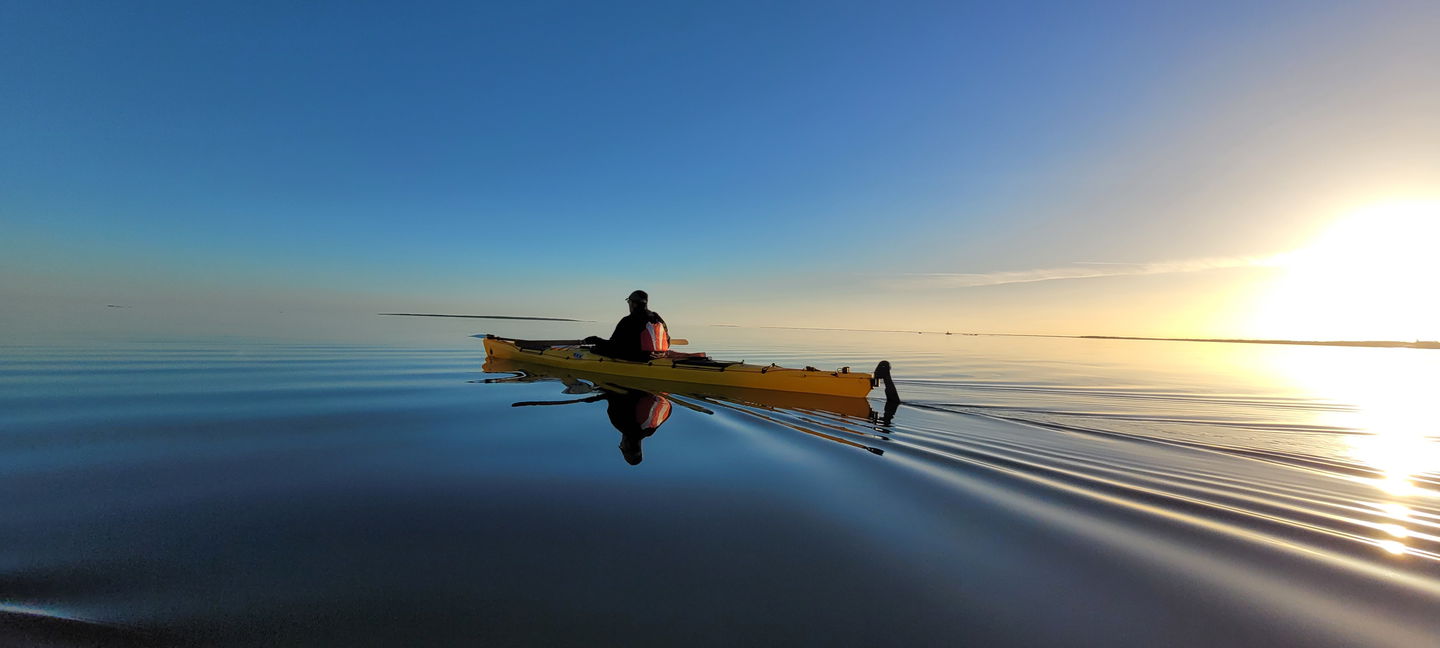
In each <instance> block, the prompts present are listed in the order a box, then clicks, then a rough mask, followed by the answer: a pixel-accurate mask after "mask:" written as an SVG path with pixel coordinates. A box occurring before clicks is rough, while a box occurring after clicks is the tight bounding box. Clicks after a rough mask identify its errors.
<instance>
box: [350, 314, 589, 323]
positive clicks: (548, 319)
mask: <svg viewBox="0 0 1440 648" xmlns="http://www.w3.org/2000/svg"><path fill="white" fill-rule="evenodd" d="M376 314H377V315H398V316H401V317H461V318H465V319H498V320H536V321H540V322H593V321H595V320H579V319H570V318H568V317H525V316H523V315H444V314H440V313H376Z"/></svg>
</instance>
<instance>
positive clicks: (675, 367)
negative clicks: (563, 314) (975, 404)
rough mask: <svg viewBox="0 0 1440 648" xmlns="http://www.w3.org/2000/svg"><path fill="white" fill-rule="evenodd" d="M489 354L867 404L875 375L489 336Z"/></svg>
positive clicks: (600, 371)
mask: <svg viewBox="0 0 1440 648" xmlns="http://www.w3.org/2000/svg"><path fill="white" fill-rule="evenodd" d="M484 342H485V353H486V355H488V356H489V357H491V358H498V359H504V360H512V361H516V362H525V363H531V364H538V365H542V366H547V367H555V368H558V369H564V370H570V371H582V372H588V373H595V374H605V375H611V376H623V377H629V378H640V379H647V380H662V381H668V382H677V383H687V384H692V385H716V386H722V387H739V388H744V389H763V390H770V391H779V392H794V393H801V394H824V395H828V396H844V397H851V398H863V397H864V396H865V395H866V394H869V393H870V378H871V376H870V374H868V373H858V372H840V371H820V370H807V369H789V368H785V367H776V366H762V365H752V364H744V363H734V364H726V365H724V366H723V368H717V367H710V366H686V365H685V364H683V362H681V363H677V362H676V361H675V360H671V359H659V360H651V361H649V362H631V361H628V360H616V359H614V358H607V357H604V356H600V355H596V354H594V353H591V352H590V351H589V349H586V348H583V347H580V346H561V347H552V348H545V349H530V348H522V347H521V346H520V345H519V344H517V341H516V340H510V339H506V338H499V337H495V336H486V337H485V338H484Z"/></svg>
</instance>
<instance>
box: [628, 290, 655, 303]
mask: <svg viewBox="0 0 1440 648" xmlns="http://www.w3.org/2000/svg"><path fill="white" fill-rule="evenodd" d="M625 301H633V302H640V303H641V304H648V303H650V295H647V294H645V291H643V290H637V291H635V292H632V293H630V296H629V297H626V298H625Z"/></svg>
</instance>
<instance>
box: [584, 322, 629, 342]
mask: <svg viewBox="0 0 1440 648" xmlns="http://www.w3.org/2000/svg"><path fill="white" fill-rule="evenodd" d="M623 328H625V318H623V317H622V318H620V321H619V322H616V323H615V330H614V331H613V332H612V333H610V337H609V338H608V339H606V338H602V337H599V336H596V335H592V336H590V337H587V338H585V343H586V344H600V343H602V342H608V343H610V344H614V343H615V340H618V339H620V333H621V329H623Z"/></svg>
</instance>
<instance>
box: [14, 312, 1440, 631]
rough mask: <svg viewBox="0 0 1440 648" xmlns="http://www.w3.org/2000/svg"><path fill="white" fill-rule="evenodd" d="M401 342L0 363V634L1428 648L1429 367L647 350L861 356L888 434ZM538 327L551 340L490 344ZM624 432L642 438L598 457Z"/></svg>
mask: <svg viewBox="0 0 1440 648" xmlns="http://www.w3.org/2000/svg"><path fill="white" fill-rule="evenodd" d="M426 326H431V327H432V328H429V329H426V330H427V331H429V333H427V335H425V336H417V337H416V338H414V339H406V338H398V339H387V340H377V341H375V343H372V344H346V345H326V344H293V343H276V342H257V341H245V340H233V339H231V340H218V341H216V340H209V341H207V340H194V339H192V340H186V341H183V342H175V341H163V340H152V341H146V342H134V341H107V342H105V343H93V342H90V343H78V344H77V343H66V344H57V345H45V346H41V345H19V344H12V345H8V346H5V347H4V348H3V349H0V493H4V499H5V515H4V516H3V517H0V632H3V633H8V635H7V636H8V637H9V638H10V639H12V640H13V641H16V642H18V641H35V642H39V643H40V645H91V644H102V645H123V644H124V643H126V642H130V643H134V644H138V645H151V644H166V643H172V644H178V645H219V646H228V645H236V646H262V645H448V644H463V645H476V644H484V645H507V644H531V645H533V644H546V645H552V644H569V645H578V644H584V645H637V644H640V645H643V644H660V643H686V644H701V645H731V644H736V643H740V642H744V643H762V644H807V645H818V644H843V645H867V644H877V643H881V642H885V643H892V644H912V645H947V646H948V645H957V644H966V643H974V644H981V643H984V644H1004V645H1075V644H1091V645H1102V644H1110V645H1155V644H1162V643H1163V644H1169V645H1216V644H1232V645H1233V644H1248V645H1259V644H1266V645H1275V644H1280V645H1337V646H1338V645H1394V646H1416V645H1428V644H1430V643H1433V641H1434V637H1435V636H1436V633H1437V631H1440V615H1437V614H1436V610H1440V537H1437V536H1440V501H1437V492H1440V460H1437V458H1440V454H1437V447H1440V435H1437V429H1436V426H1435V423H1434V422H1433V418H1432V417H1430V416H1429V414H1430V409H1431V399H1433V393H1432V392H1433V391H1434V390H1433V386H1434V385H1436V384H1440V380H1436V378H1437V377H1440V353H1437V352H1433V351H1425V350H1413V349H1363V348H1359V349H1356V348H1326V347H1260V346H1255V345H1233V346H1232V345H1217V344H1202V343H1179V342H1142V341H1119V340H1074V339H1043V338H993V337H976V336H959V335H956V336H936V335H907V334H899V333H853V332H852V333H846V332H817V331H803V332H801V331H773V330H772V331H746V330H739V329H728V328H718V327H703V328H700V327H697V328H694V329H692V330H685V331H677V335H683V336H684V337H687V338H689V339H690V340H691V341H692V342H694V343H695V346H696V347H701V348H704V349H706V350H709V351H711V352H712V355H717V356H721V357H725V358H733V359H737V360H738V359H745V360H748V361H751V362H761V361H763V362H772V361H773V362H779V363H781V364H788V365H791V366H797V365H805V364H810V365H815V366H820V367H825V368H833V367H838V366H842V365H848V366H852V367H853V368H855V369H856V370H869V369H870V368H871V367H873V366H874V364H875V362H877V361H879V360H880V359H888V360H890V361H892V362H893V363H894V365H895V371H896V375H897V377H899V378H900V385H899V386H900V391H901V393H902V395H903V396H905V397H906V400H907V402H906V404H905V405H903V406H901V407H900V408H899V409H898V411H896V412H894V415H893V418H887V417H886V416H885V413H884V411H883V407H882V403H880V402H879V401H871V402H870V403H868V404H863V403H862V404H861V405H860V406H858V407H856V406H854V404H853V403H852V404H849V405H845V404H841V405H835V404H833V403H823V402H821V403H817V402H805V401H795V400H794V399H790V400H786V399H783V398H781V399H765V398H752V397H746V396H745V395H740V396H736V395H734V394H716V393H707V392H706V391H705V390H703V389H694V388H688V389H687V388H679V387H677V388H674V389H670V390H668V391H667V390H665V389H663V387H664V386H663V385H661V386H659V387H657V386H656V385H653V384H640V385H625V384H615V383H613V382H610V381H605V380H596V379H590V380H587V379H585V378H584V377H577V376H564V375H543V374H539V375H537V374H535V373H534V372H531V373H517V372H516V371H514V368H513V367H502V368H497V367H496V366H494V365H492V366H491V367H490V369H491V372H486V370H485V369H486V367H485V365H484V360H485V358H484V353H483V350H482V348H481V346H480V344H479V342H478V341H477V340H472V339H469V338H467V337H465V335H464V334H465V333H473V332H477V331H475V330H474V327H475V326H476V324H475V323H474V322H468V323H467V322H461V323H458V324H456V323H445V324H444V325H443V326H445V327H449V328H442V329H435V328H433V326H435V325H434V324H427V325H426ZM484 326H491V325H490V324H484ZM537 326H538V327H540V328H544V327H549V328H547V329H546V330H545V331H541V333H543V335H533V337H567V336H568V335H566V334H567V333H574V332H576V331H578V330H579V329H578V328H577V329H575V330H571V329H569V328H566V326H582V327H583V326H584V325H562V324H545V325H543V326H542V325H531V324H524V323H501V324H497V325H495V326H494V327H492V328H491V329H490V332H495V333H499V334H508V335H523V334H525V333H526V332H527V331H533V330H534V329H535V328H536V327H537ZM506 327H510V328H506ZM552 329H553V330H552ZM437 331H443V332H444V335H437V334H436V332H437ZM420 341H423V342H424V344H419V343H418V342H420ZM501 369H503V371H502V370H501ZM487 381H489V382H487ZM516 403H520V405H519V406H515V404H516ZM637 408H639V409H643V410H644V412H645V415H651V414H653V415H654V416H653V417H652V420H650V423H654V422H655V421H656V420H658V421H659V425H658V427H656V426H654V425H650V426H649V427H648V428H647V427H645V426H640V427H636V428H633V429H632V428H630V427H627V425H630V426H634V425H636V424H637V422H643V421H642V419H644V418H645V416H642V415H638V414H634V413H635V412H637V411H638V410H637ZM661 409H663V410H664V412H663V416H662V415H660V413H659V412H660V410H661ZM626 412H630V413H631V414H632V418H634V417H638V418H635V420H632V421H631V422H630V423H628V424H627V423H625V422H624V419H625V416H623V415H624V414H625V413H626ZM636 459H638V461H636Z"/></svg>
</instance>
